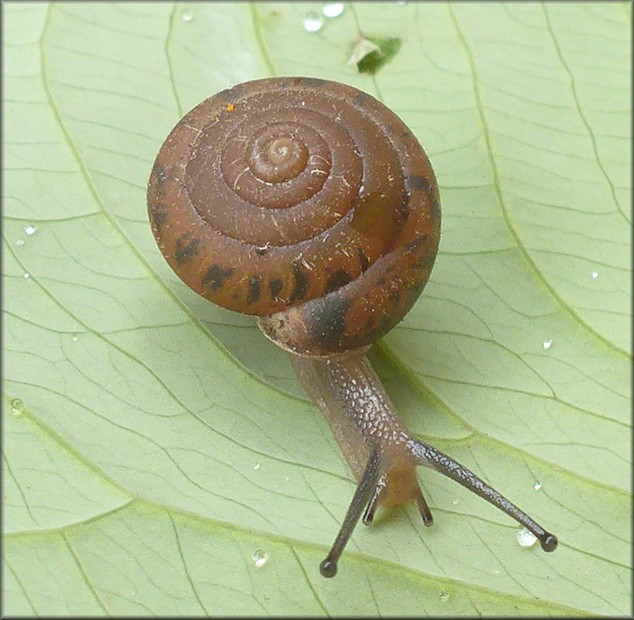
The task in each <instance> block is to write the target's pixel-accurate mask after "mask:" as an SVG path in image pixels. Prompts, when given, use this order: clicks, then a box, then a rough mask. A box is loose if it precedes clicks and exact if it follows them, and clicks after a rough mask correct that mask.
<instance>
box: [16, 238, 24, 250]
mask: <svg viewBox="0 0 634 620" xmlns="http://www.w3.org/2000/svg"><path fill="white" fill-rule="evenodd" d="M15 245H17V246H18V247H19V248H21V247H22V246H23V245H24V239H18V240H17V241H16V242H15Z"/></svg>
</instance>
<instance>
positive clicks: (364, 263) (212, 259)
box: [148, 78, 557, 577]
mask: <svg viewBox="0 0 634 620" xmlns="http://www.w3.org/2000/svg"><path fill="white" fill-rule="evenodd" d="M148 212H149V218H150V222H151V225H152V230H153V233H154V236H155V238H156V240H157V243H158V246H159V248H160V249H161V251H162V253H163V255H164V256H165V258H166V260H167V261H168V263H169V264H170V266H171V267H172V268H173V269H174V271H175V272H176V273H177V274H178V276H179V277H180V278H181V279H182V280H183V281H184V282H185V283H186V284H188V285H189V286H190V287H191V288H192V289H193V290H194V291H196V292H197V293H199V294H200V295H202V296H203V297H205V298H207V299H209V300H210V301H212V302H214V303H216V304H218V305H220V306H223V307H225V308H228V309H231V310H235V311H238V312H242V313H245V314H251V315H255V316H257V317H258V325H259V327H260V329H261V330H262V332H263V333H264V335H265V336H266V337H267V338H269V339H271V340H272V341H273V342H275V343H276V344H277V345H278V346H280V347H282V348H283V349H285V350H286V351H288V352H289V354H290V356H291V362H292V365H293V367H294V369H295V371H296V374H297V376H298V379H299V381H300V383H301V384H302V386H303V387H304V389H305V391H306V392H307V393H308V395H309V396H311V398H312V399H313V400H314V401H315V402H316V404H317V405H318V406H319V407H320V408H321V410H322V411H323V412H324V414H325V415H326V419H327V420H328V422H329V423H330V425H331V427H332V429H333V433H334V435H335V438H336V439H337V442H338V443H339V445H340V447H341V448H342V451H343V453H344V455H345V457H346V460H347V462H348V464H349V465H350V468H351V469H352V471H353V473H354V475H355V477H356V478H357V479H358V480H359V486H358V487H357V492H356V493H355V496H354V498H353V500H352V503H351V506H350V508H349V510H348V514H347V515H346V518H345V520H344V524H343V527H342V530H341V531H340V533H339V535H338V537H337V540H336V542H335V545H334V546H333V548H332V550H331V552H330V554H329V556H328V558H327V559H326V560H324V562H323V563H322V565H321V572H322V574H323V575H324V576H328V577H329V576H333V575H334V574H335V573H336V570H337V560H338V558H339V556H340V554H341V552H342V551H343V548H344V547H345V544H346V542H347V540H348V538H349V537H350V535H351V534H352V531H353V529H354V527H355V525H356V523H357V522H358V520H359V519H360V518H361V513H362V512H363V511H364V509H365V513H364V515H363V521H364V523H370V522H371V521H372V518H373V515H374V511H375V509H376V507H377V505H379V504H385V505H400V504H405V503H409V502H412V501H414V502H416V503H417V504H418V507H419V510H420V512H421V515H422V517H423V521H424V523H425V524H426V525H431V523H432V517H431V513H430V510H429V507H428V506H427V503H426V501H425V499H424V497H423V494H422V492H421V490H420V487H419V485H418V482H417V479H416V467H417V466H418V465H427V466H430V467H433V468H434V469H437V470H438V471H441V473H444V474H445V475H448V476H449V477H451V478H453V479H454V480H457V481H458V482H460V483H461V484H463V485H464V486H467V487H468V488H470V489H471V490H472V491H474V492H476V493H478V494H479V495H481V496H482V497H484V498H485V499H487V500H488V501H490V502H491V503H494V504H495V505H497V506H498V507H499V508H501V509H503V510H504V511H505V512H507V513H508V514H510V515H511V516H512V517H513V518H515V519H516V520H518V521H520V522H521V523H523V524H524V525H525V526H526V527H527V528H528V529H529V530H530V531H532V532H533V533H534V534H535V535H536V536H537V538H539V539H540V541H541V543H542V547H543V548H544V549H545V550H547V551H551V550H553V549H554V548H555V547H556V545H557V539H556V538H555V537H554V536H553V535H552V534H549V533H548V532H546V531H545V530H544V529H543V528H541V526H539V525H538V524H536V523H535V522H534V521H533V520H532V519H530V517H528V516H527V515H525V514H524V513H523V512H521V511H519V509H517V508H516V507H515V506H513V504H511V503H510V502H508V500H505V499H504V498H503V497H502V496H501V495H499V494H498V493H497V492H495V491H494V490H493V489H490V487H488V486H487V485H486V484H485V483H484V482H483V481H481V480H480V479H478V478H477V477H476V476H475V475H474V474H472V473H471V472H469V471H468V470H467V469H466V468H464V467H462V466H461V465H459V464H457V463H455V462H454V461H452V460H451V459H450V458H449V457H448V456H446V455H444V454H442V453H440V452H438V451H436V450H435V449H434V448H432V447H431V446H427V445H426V444H423V443H421V442H418V441H417V440H416V439H414V438H412V437H411V436H410V435H409V433H408V431H407V429H406V428H405V427H404V425H403V424H402V422H400V421H399V419H398V417H397V416H396V413H395V411H394V407H393V406H392V404H391V402H390V400H389V398H388V396H387V394H386V393H385V391H384V389H383V387H382V386H381V383H380V381H379V379H378V377H377V376H376V374H375V373H374V371H373V370H372V368H371V366H370V365H369V362H368V361H367V358H366V356H365V353H366V351H367V349H368V348H369V346H370V345H371V344H372V343H373V342H374V341H375V340H377V339H378V338H380V337H381V336H383V335H384V334H385V333H387V332H388V331H389V330H390V329H392V327H394V326H395V325H396V324H397V323H398V322H399V321H400V320H401V319H402V318H403V316H404V315H405V314H406V313H407V312H408V311H409V309H410V308H411V306H412V305H413V304H414V303H415V301H416V300H417V299H418V297H419V295H420V293H421V292H422V290H423V288H424V286H425V284H426V282H427V280H428V278H429V274H430V272H431V269H432V267H433V264H434V260H435V257H436V253H437V250H438V244H439V240H440V198H439V192H438V187H437V183H436V179H435V176H434V172H433V170H432V167H431V164H430V162H429V160H428V158H427V155H426V154H425V152H424V150H423V149H422V147H421V146H420V144H419V143H418V141H417V140H416V138H415V137H414V135H413V134H412V133H411V131H410V130H409V129H408V128H407V126H406V125H405V124H404V123H403V122H402V121H401V120H400V119H399V118H398V116H396V115H395V114H394V113H393V112H392V111H390V110H389V109H388V108H386V107H385V106H384V105H383V104H381V103H380V102H378V101H377V100H376V99H374V98H373V97H371V96H370V95H367V94H365V93H363V92H361V91H359V90H357V89H355V88H352V87H350V86H347V85H344V84H340V83H336V82H329V81H325V80H316V79H312V78H270V79H264V80H255V81H252V82H245V83H243V84H238V85H236V86H234V87H233V88H230V89H227V90H225V91H222V92H220V93H218V94H216V95H214V96H213V97H210V98H209V99H207V100H205V101H203V102H202V103H201V104H199V105H198V106H196V107H195V108H194V109H193V110H191V111H190V112H189V113H188V114H186V115H185V117H183V119H181V121H180V122H179V123H178V124H177V125H176V126H175V127H174V129H173V130H172V131H171V133H170V134H169V135H168V137H167V138H166V140H165V142H164V143H163V146H162V147H161V149H160V151H159V153H158V155H157V157H156V160H155V163H154V166H153V168H152V172H151V175H150V180H149V185H148Z"/></svg>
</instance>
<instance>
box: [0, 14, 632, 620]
mask: <svg viewBox="0 0 634 620" xmlns="http://www.w3.org/2000/svg"><path fill="white" fill-rule="evenodd" d="M322 7H323V5H322V4H315V3H301V4H290V3H262V4H246V3H211V4H204V3H192V4H168V3H154V4H152V3H149V4H146V3H133V2H126V3H120V4H101V3H96V4H92V3H87V4H76V3H61V4H59V3H58V4H48V3H6V4H4V5H3V16H4V20H3V21H4V25H3V35H4V37H3V51H4V57H5V66H4V77H3V80H4V84H3V86H4V89H3V92H4V106H5V123H4V160H3V161H4V184H3V191H4V196H3V198H4V210H3V285H4V295H3V302H4V303H3V342H4V356H5V359H4V362H5V363H4V382H3V390H4V397H3V411H4V450H3V456H4V459H3V467H4V470H3V474H4V481H5V482H4V493H5V512H4V517H5V518H4V569H5V570H4V576H5V579H4V586H3V587H4V591H3V594H4V597H3V600H4V611H5V613H7V614H10V615H17V614H23V615H33V614H38V615H55V614H57V615H86V614H92V615H110V614H112V615H156V614H169V615H176V614H180V615H198V614H209V615H269V614H276V615H284V614H292V615H324V616H325V615H335V614H339V615H344V614H345V615H378V614H381V615H418V616H420V615H448V616H459V615H496V616H505V615H539V616H542V615H576V614H579V615H586V614H593V615H594V614H596V615H607V616H612V615H628V614H631V613H632V609H631V555H630V552H631V532H630V524H631V523H630V519H631V513H630V507H631V460H630V446H631V418H630V408H631V356H630V351H631V330H630V321H631V307H630V306H631V298H632V291H631V266H630V255H631V221H630V217H631V216H630V213H631V210H630V202H631V183H630V170H631V159H630V145H631V127H630V122H629V121H630V115H631V84H630V74H631V55H630V53H629V50H630V45H631V9H630V5H627V4H624V3H601V4H599V3H583V4H552V3H546V4H544V5H539V4H532V3H529V4H521V3H511V4H506V5H505V4H482V5H478V4H472V3H458V4H453V5H447V4H434V3H406V4H405V3H402V4H399V3H359V4H355V3H352V4H350V3H346V4H344V11H343V13H342V15H341V16H339V17H333V18H326V17H323V16H322V17H321V19H322V20H323V22H324V23H323V26H322V27H321V29H319V30H318V31H317V32H314V33H309V32H307V31H306V30H305V27H304V20H305V18H306V17H307V16H308V17H309V18H312V19H315V16H317V18H319V16H320V15H322V14H321V10H322ZM310 13H314V15H310ZM363 37H368V38H372V39H377V40H379V39H380V40H383V39H386V38H390V39H395V40H399V41H400V46H396V47H395V49H397V51H396V53H395V54H394V56H393V57H391V58H390V59H389V62H386V63H385V64H383V65H381V66H380V67H379V68H378V69H377V71H376V73H375V74H373V75H368V74H361V73H358V72H357V70H356V67H355V66H354V64H352V65H351V64H348V62H347V60H348V58H349V56H350V54H351V52H352V50H353V48H354V47H355V45H357V44H358V43H359V41H360V40H361V39H362V38H363ZM274 75H307V76H316V77H321V78H327V79H334V80H340V81H343V82H347V83H349V84H352V85H354V86H356V87H358V88H361V89H363V90H365V91H367V92H370V93H371V94H373V95H375V96H376V97H378V98H379V99H381V100H382V101H383V102H384V103H386V104H387V105H388V106H390V107H392V108H393V109H394V110H395V111H396V112H397V113H398V114H399V115H400V116H401V117H402V118H403V119H404V120H405V122H406V123H407V124H408V125H410V127H411V128H412V130H413V131H414V132H415V133H416V135H417V136H418V138H419V139H420V141H421V143H422V144H424V146H425V149H426V150H427V152H428V154H429V155H430V158H431V160H432V161H433V163H434V168H435V170H436V174H437V176H438V180H439V185H440V189H441V195H442V204H443V236H442V240H441V247H440V253H439V256H438V259H437V262H436V266H435V267H434V270H433V272H432V277H431V280H430V282H429V284H428V285H427V288H426V290H425V293H424V294H423V296H422V297H421V299H420V300H419V301H418V303H417V304H416V305H415V307H414V308H413V310H412V311H411V312H410V314H408V316H407V317H406V318H405V320H404V321H403V322H402V323H401V324H400V325H399V326H397V327H396V328H395V329H394V330H393V331H392V332H391V333H390V334H388V335H387V336H386V337H385V338H384V340H383V341H381V342H380V343H378V344H377V346H376V347H375V348H374V349H373V351H372V352H371V359H372V361H373V363H374V365H375V367H376V368H377V371H378V373H379V375H380V376H381V377H382V379H383V380H384V382H385V384H386V387H387V389H388V391H389V393H390V395H391V396H392V398H393V400H394V402H395V404H396V406H397V408H398V409H399V411H400V412H401V414H402V416H403V419H404V420H405V421H406V423H407V424H408V426H409V427H410V429H411V430H412V432H413V433H414V434H415V435H417V436H418V437H420V438H421V439H423V440H424V441H428V442H429V443H432V444H433V445H435V446H437V447H438V448H440V449H441V450H444V451H446V452H448V453H450V454H451V455H452V456H453V457H455V458H456V459H457V460H459V461H461V462H464V464H465V465H467V466H468V467H470V468H471V469H473V470H475V471H476V472H477V473H478V474H479V475H481V476H482V477H483V478H485V479H486V480H487V481H488V482H489V483H491V484H492V485H493V486H495V487H496V488H498V489H499V490H500V491H501V492H503V493H504V494H505V495H507V496H509V498H510V499H512V501H514V502H516V503H517V504H518V505H520V506H522V507H524V508H525V509H526V510H527V511H528V512H530V513H531V514H533V515H534V516H535V517H536V518H538V520H539V521H540V522H542V523H544V525H545V526H546V527H548V528H549V529H551V530H552V531H553V532H555V533H556V534H557V535H558V537H559V539H560V547H559V549H558V550H557V551H556V552H555V553H553V554H549V555H546V554H543V553H541V551H540V550H539V549H537V548H536V547H533V548H530V549H524V548H521V547H519V546H518V544H517V542H516V539H515V533H516V531H517V527H515V524H514V522H511V521H510V520H509V519H508V517H506V516H505V515H503V514H501V513H498V512H497V511H495V510H494V509H493V508H491V507H490V506H488V505H486V504H484V503H483V502H482V501H480V500H479V499H478V498H476V497H475V496H471V495H470V494H469V493H468V492H466V491H464V490H463V489H462V488H460V487H456V486H455V485H454V484H452V483H451V482H450V481H448V480H447V479H445V478H442V477H440V476H438V475H436V474H434V473H433V472H429V471H422V472H421V473H420V479H421V482H422V484H423V486H424V488H425V492H426V495H427V497H428V499H429V502H430V505H431V508H432V510H433V512H434V514H435V516H436V519H435V525H434V527H433V528H431V529H429V530H427V529H425V530H424V531H423V528H422V525H421V523H420V519H419V517H418V516H417V515H416V514H415V510H414V509H413V507H409V508H406V509H405V510H392V511H388V510H383V511H382V512H380V514H379V515H377V519H376V522H375V525H374V526H373V527H372V528H371V529H365V528H363V529H361V528H360V529H359V530H357V531H356V532H355V534H354V536H353V540H352V541H351V544H350V546H349V549H348V550H347V551H346V554H345V556H344V560H343V561H342V564H341V568H340V574H339V575H338V577H337V578H336V579H334V580H324V579H323V578H321V577H320V576H319V573H318V570H317V567H318V564H319V561H320V560H321V559H322V558H323V556H324V555H325V553H326V550H327V549H328V547H329V546H330V543H331V542H332V540H333V539H334V536H335V534H336V532H337V529H338V527H339V524H340V522H341V520H342V518H343V515H344V514H345V511H346V508H347V504H348V502H349V499H350V498H351V496H352V493H353V490H354V483H353V481H352V479H351V475H350V473H349V471H348V470H347V467H346V465H345V462H344V461H343V458H342V456H341V455H340V453H339V450H338V448H337V446H336V444H335V441H334V439H333V438H332V436H331V433H330V430H329V429H328V427H327V425H326V423H325V422H324V420H322V419H321V417H320V416H319V414H318V413H317V411H316V409H315V407H314V406H312V405H311V404H310V403H309V402H308V401H307V399H306V398H305V396H304V395H303V393H302V392H301V391H300V389H299V387H298V386H297V384H296V382H295V379H294V377H293V376H292V371H291V368H290V365H289V363H288V360H287V359H286V357H285V355H284V354H283V352H282V351H279V350H277V349H276V348H275V347H273V346H272V345H271V344H270V343H269V342H268V341H266V340H265V339H264V338H262V337H261V336H260V334H259V333H258V331H257V328H256V327H255V324H254V322H253V320H252V319H251V318H248V317H244V316H240V315H236V314H232V313H230V312H227V311H224V310H222V309H219V308H215V307H214V306H212V305H211V304H209V303H208V302H206V301H204V300H202V299H201V298H198V297H197V296H196V295H195V294H194V293H193V292H191V291H190V290H188V289H187V288H186V287H185V286H184V285H183V284H182V283H181V282H180V281H179V280H178V279H177V277H176V276H175V275H174V274H173V273H172V272H171V271H170V270H169V268H168V267H167V265H166V264H165V262H164V260H163V258H162V257H161V256H160V253H159V251H158V249H157V248H156V245H155V243H154V240H153V238H152V235H151V232H150V229H149V225H148V222H147V214H146V206H145V188H146V183H147V178H148V175H149V170H150V168H151V166H152V162H153V159H154V157H155V155H156V152H157V150H158V148H159V147H160V144H161V143H162V141H163V140H164V138H165V137H166V135H167V133H168V132H169V130H170V129H171V128H172V127H173V125H174V124H175V123H176V122H177V121H178V119H179V118H180V117H181V116H182V115H183V114H184V113H185V112H186V111H188V110H189V109H191V108H192V107H193V106H194V105H196V104H197V103H199V102H200V101H202V100H203V99H204V98H205V97H207V96H209V95H211V94H213V93H215V92H217V91H219V90H221V89H223V88H226V87H227V86H229V85H231V84H234V83H238V82H241V81H245V80H248V79H255V78H259V77H266V76H274ZM351 592H354V593H355V595H354V596H351V595H350V593H351Z"/></svg>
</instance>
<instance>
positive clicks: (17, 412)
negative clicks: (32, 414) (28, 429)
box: [11, 398, 26, 418]
mask: <svg viewBox="0 0 634 620" xmlns="http://www.w3.org/2000/svg"><path fill="white" fill-rule="evenodd" d="M25 411H26V407H25V406H24V403H23V402H22V401H21V400H20V399H19V398H14V399H13V400H12V401H11V413H12V414H13V415H14V416H15V417H16V418H17V417H18V416H21V415H22V414H23V413H24V412H25Z"/></svg>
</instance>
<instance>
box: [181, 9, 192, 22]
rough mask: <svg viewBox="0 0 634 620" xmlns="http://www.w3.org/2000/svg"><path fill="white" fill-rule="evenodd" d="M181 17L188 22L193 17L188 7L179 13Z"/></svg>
mask: <svg viewBox="0 0 634 620" xmlns="http://www.w3.org/2000/svg"><path fill="white" fill-rule="evenodd" d="M181 19H182V20H183V21H184V22H190V21H191V20H192V19H194V16H193V15H192V12H191V11H190V10H189V9H185V10H184V11H183V12H182V14H181Z"/></svg>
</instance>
